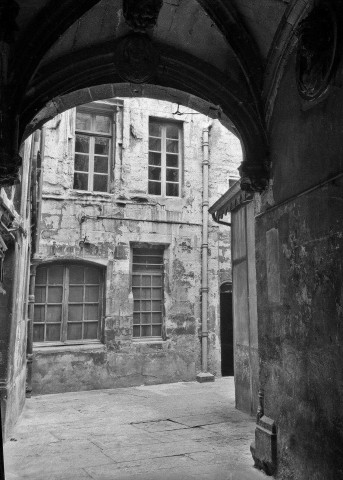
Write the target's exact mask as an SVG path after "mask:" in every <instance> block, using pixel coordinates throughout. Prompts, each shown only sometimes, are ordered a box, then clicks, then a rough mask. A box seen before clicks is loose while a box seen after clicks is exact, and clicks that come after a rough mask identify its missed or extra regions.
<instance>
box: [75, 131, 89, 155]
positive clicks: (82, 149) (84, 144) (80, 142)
mask: <svg viewBox="0 0 343 480" xmlns="http://www.w3.org/2000/svg"><path fill="white" fill-rule="evenodd" d="M89 139H90V137H88V136H87V135H79V134H76V137H75V152H76V153H89Z"/></svg>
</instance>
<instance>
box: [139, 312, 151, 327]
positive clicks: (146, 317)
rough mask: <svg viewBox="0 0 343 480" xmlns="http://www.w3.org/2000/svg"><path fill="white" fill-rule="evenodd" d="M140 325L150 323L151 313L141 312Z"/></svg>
mask: <svg viewBox="0 0 343 480" xmlns="http://www.w3.org/2000/svg"><path fill="white" fill-rule="evenodd" d="M141 323H142V325H144V324H145V325H147V324H150V323H151V313H142V321H141Z"/></svg>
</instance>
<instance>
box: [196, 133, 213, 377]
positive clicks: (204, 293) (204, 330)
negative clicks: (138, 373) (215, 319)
mask: <svg viewBox="0 0 343 480" xmlns="http://www.w3.org/2000/svg"><path fill="white" fill-rule="evenodd" d="M208 133H209V128H208V127H206V128H204V130H203V141H202V149H203V160H202V192H203V193H202V195H203V196H202V245H201V299H202V301H201V370H202V371H201V372H200V373H199V374H198V375H197V381H198V382H213V381H214V375H212V374H211V373H209V372H208V357H207V351H208V208H209V200H208V186H209V163H210V162H209V148H208V136H209V135H208Z"/></svg>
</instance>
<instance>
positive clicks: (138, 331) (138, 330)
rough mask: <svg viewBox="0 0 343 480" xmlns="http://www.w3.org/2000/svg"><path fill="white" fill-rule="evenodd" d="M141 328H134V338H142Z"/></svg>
mask: <svg viewBox="0 0 343 480" xmlns="http://www.w3.org/2000/svg"><path fill="white" fill-rule="evenodd" d="M140 328H141V327H139V326H134V327H133V336H134V337H140Z"/></svg>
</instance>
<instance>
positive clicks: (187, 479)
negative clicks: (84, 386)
mask: <svg viewBox="0 0 343 480" xmlns="http://www.w3.org/2000/svg"><path fill="white" fill-rule="evenodd" d="M253 437H254V420H253V419H252V418H251V417H249V416H248V415H245V414H243V413H241V412H239V411H237V410H235V408H234V384H233V378H219V379H216V381H215V382H214V383H205V384H199V383H196V382H190V383H188V382H187V383H173V384H164V385H153V386H140V387H133V388H118V389H115V390H100V391H99V390H97V391H87V392H76V393H63V394H57V395H44V396H39V397H33V398H31V399H28V400H27V402H26V406H25V409H24V412H23V414H22V416H21V418H20V420H19V422H18V424H17V426H16V428H15V431H14V432H13V433H12V436H11V437H10V439H9V440H8V441H7V442H6V444H5V468H6V480H15V479H16V480H17V479H30V480H89V479H93V480H129V479H130V480H131V479H132V480H136V479H137V480H191V479H192V480H194V479H197V480H250V479H251V480H255V479H256V480H258V479H262V480H267V478H268V477H266V476H265V475H264V474H263V473H261V472H259V471H257V470H256V469H254V468H253V467H252V464H253V462H252V457H251V455H250V451H249V446H250V443H251V441H252V439H253Z"/></svg>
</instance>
